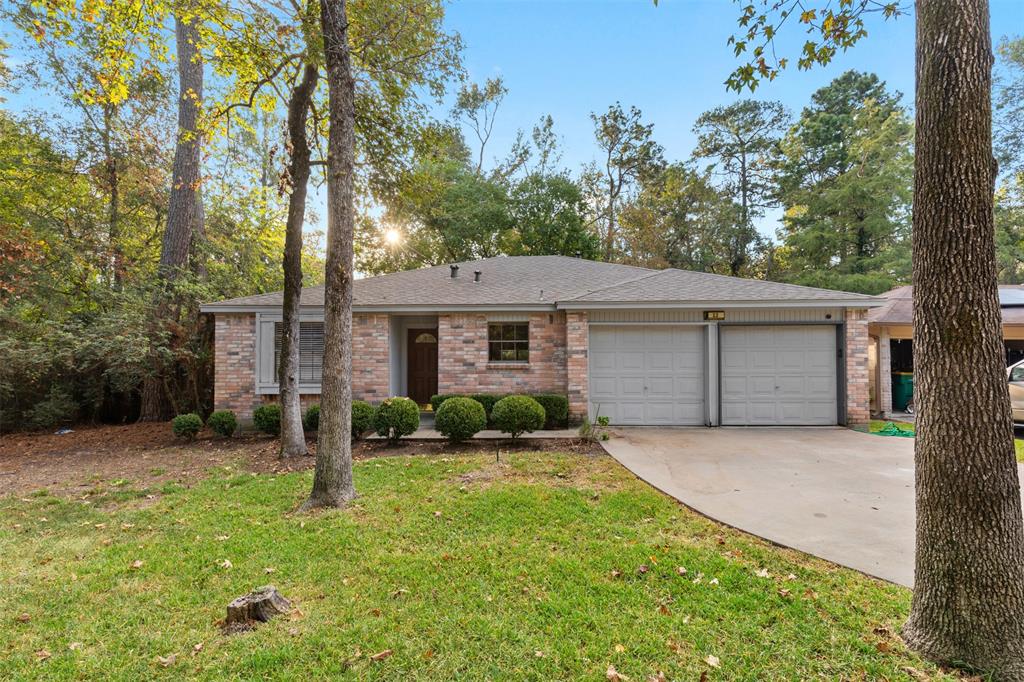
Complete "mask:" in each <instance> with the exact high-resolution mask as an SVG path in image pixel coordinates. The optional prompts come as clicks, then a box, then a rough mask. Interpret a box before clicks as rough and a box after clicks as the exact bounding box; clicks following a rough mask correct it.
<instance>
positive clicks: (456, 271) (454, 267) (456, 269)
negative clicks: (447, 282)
mask: <svg viewBox="0 0 1024 682" xmlns="http://www.w3.org/2000/svg"><path fill="white" fill-rule="evenodd" d="M448 267H450V268H451V269H452V279H455V278H456V277H458V276H459V266H458V265H455V264H454V263H452V264H451V265H449V266H448Z"/></svg>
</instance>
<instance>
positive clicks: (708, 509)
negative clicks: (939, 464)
mask: <svg viewBox="0 0 1024 682" xmlns="http://www.w3.org/2000/svg"><path fill="white" fill-rule="evenodd" d="M616 431H617V433H618V434H619V437H616V438H613V439H612V440H610V441H608V442H606V443H605V444H604V445H605V449H606V450H607V451H608V452H609V453H610V454H611V455H612V456H613V457H614V458H615V459H617V460H618V461H619V462H621V463H622V464H623V465H624V466H626V467H627V468H629V469H630V470H631V471H633V472H634V473H635V474H636V475H637V476H639V477H640V478H642V479H644V480H645V481H647V482H648V483H650V484H651V485H653V486H654V487H656V488H658V489H660V490H662V491H664V492H666V493H668V494H669V495H672V496H673V497H675V498H676V499H678V500H680V501H681V502H683V503H685V504H686V505H688V506H690V507H692V508H694V509H696V510H697V511H699V512H701V513H702V514H705V515H707V516H709V517H711V518H713V519H716V520H718V521H721V522H723V523H726V524H729V525H730V526H735V527H737V528H740V529H742V530H745V531H748V532H750V533H753V534H754V535H758V536H761V537H763V538H767V539H768V540H771V541H773V542H777V543H779V544H781V545H785V546H787V547H793V548H794V549H799V550H801V551H804V552H807V553H808V554H814V555H816V556H819V557H821V558H823V559H827V560H829V561H833V562H835V563H837V564H842V565H844V566H849V567H850V568H855V569H857V570H859V571H863V572H864V573H868V574H870V575H874V576H877V577H880V578H884V579H886V580H889V581H892V582H895V583H899V584H901V585H907V586H910V585H912V583H913V580H914V468H913V461H914V440H913V439H912V438H887V437H883V436H873V435H870V434H866V433H858V432H856V431H851V430H849V429H844V428H828V427H819V428H716V429H704V428H699V429H697V428H694V429H687V428H680V429H653V428H649V429H642V428H632V429H617V430H616Z"/></svg>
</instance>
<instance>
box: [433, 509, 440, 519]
mask: <svg viewBox="0 0 1024 682" xmlns="http://www.w3.org/2000/svg"><path fill="white" fill-rule="evenodd" d="M434 517H435V518H438V519H439V518H441V512H439V511H436V512H434Z"/></svg>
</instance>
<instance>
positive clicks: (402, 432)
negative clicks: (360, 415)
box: [373, 398, 420, 443]
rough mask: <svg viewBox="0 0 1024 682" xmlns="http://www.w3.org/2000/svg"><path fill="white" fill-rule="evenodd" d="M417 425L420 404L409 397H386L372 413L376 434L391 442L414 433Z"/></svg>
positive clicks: (418, 423) (418, 425)
mask: <svg viewBox="0 0 1024 682" xmlns="http://www.w3.org/2000/svg"><path fill="white" fill-rule="evenodd" d="M419 427H420V406H419V405H417V404H416V402H415V401H413V400H410V399H409V398H388V399H387V400H385V401H384V402H382V403H381V404H380V405H378V406H377V409H376V410H375V411H374V413H373V428H374V430H375V431H376V432H377V435H379V436H383V437H384V438H387V439H388V440H389V441H391V442H392V443H394V442H396V441H398V439H399V438H401V437H402V436H408V435H410V434H412V433H415V432H416V429H418V428H419Z"/></svg>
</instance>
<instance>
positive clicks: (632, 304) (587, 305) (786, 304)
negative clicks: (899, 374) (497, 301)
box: [558, 298, 885, 310]
mask: <svg viewBox="0 0 1024 682" xmlns="http://www.w3.org/2000/svg"><path fill="white" fill-rule="evenodd" d="M882 305H885V301H883V300H879V299H872V298H867V299H848V298H845V299H815V300H806V299H805V300H747V301H563V302H560V303H559V304H558V309H559V310H615V309H620V310H621V309H637V308H642V309H658V310H693V309H703V308H721V309H729V308H878V307H880V306H882Z"/></svg>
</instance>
